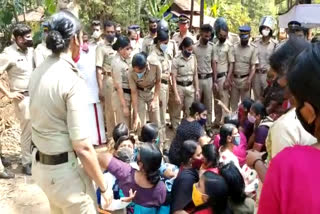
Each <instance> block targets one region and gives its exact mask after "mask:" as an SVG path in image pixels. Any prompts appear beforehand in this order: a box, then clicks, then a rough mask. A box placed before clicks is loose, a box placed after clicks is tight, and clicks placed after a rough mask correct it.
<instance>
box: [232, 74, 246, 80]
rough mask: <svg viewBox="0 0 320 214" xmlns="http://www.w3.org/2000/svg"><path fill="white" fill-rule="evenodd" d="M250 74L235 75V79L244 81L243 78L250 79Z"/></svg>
mask: <svg viewBox="0 0 320 214" xmlns="http://www.w3.org/2000/svg"><path fill="white" fill-rule="evenodd" d="M248 76H249V74H244V75H240V74H234V75H233V77H234V78H238V79H242V78H245V77H248Z"/></svg>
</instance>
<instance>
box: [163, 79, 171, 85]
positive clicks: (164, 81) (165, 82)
mask: <svg viewBox="0 0 320 214" xmlns="http://www.w3.org/2000/svg"><path fill="white" fill-rule="evenodd" d="M161 83H163V84H166V85H168V83H169V81H168V80H165V79H161Z"/></svg>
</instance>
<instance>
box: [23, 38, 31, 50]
mask: <svg viewBox="0 0 320 214" xmlns="http://www.w3.org/2000/svg"><path fill="white" fill-rule="evenodd" d="M23 45H24V46H25V47H28V48H30V47H32V46H33V41H32V39H30V40H25V41H24V42H23Z"/></svg>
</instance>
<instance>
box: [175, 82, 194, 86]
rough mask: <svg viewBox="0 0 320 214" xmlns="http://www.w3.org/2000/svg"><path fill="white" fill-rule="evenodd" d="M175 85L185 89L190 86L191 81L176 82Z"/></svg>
mask: <svg viewBox="0 0 320 214" xmlns="http://www.w3.org/2000/svg"><path fill="white" fill-rule="evenodd" d="M177 84H178V85H180V86H183V87H187V86H190V85H192V81H186V82H183V81H177Z"/></svg>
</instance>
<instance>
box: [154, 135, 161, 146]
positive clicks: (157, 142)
mask: <svg viewBox="0 0 320 214" xmlns="http://www.w3.org/2000/svg"><path fill="white" fill-rule="evenodd" d="M159 142H160V138H159V137H158V138H157V139H156V140H155V144H156V145H157V146H158V145H159Z"/></svg>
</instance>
